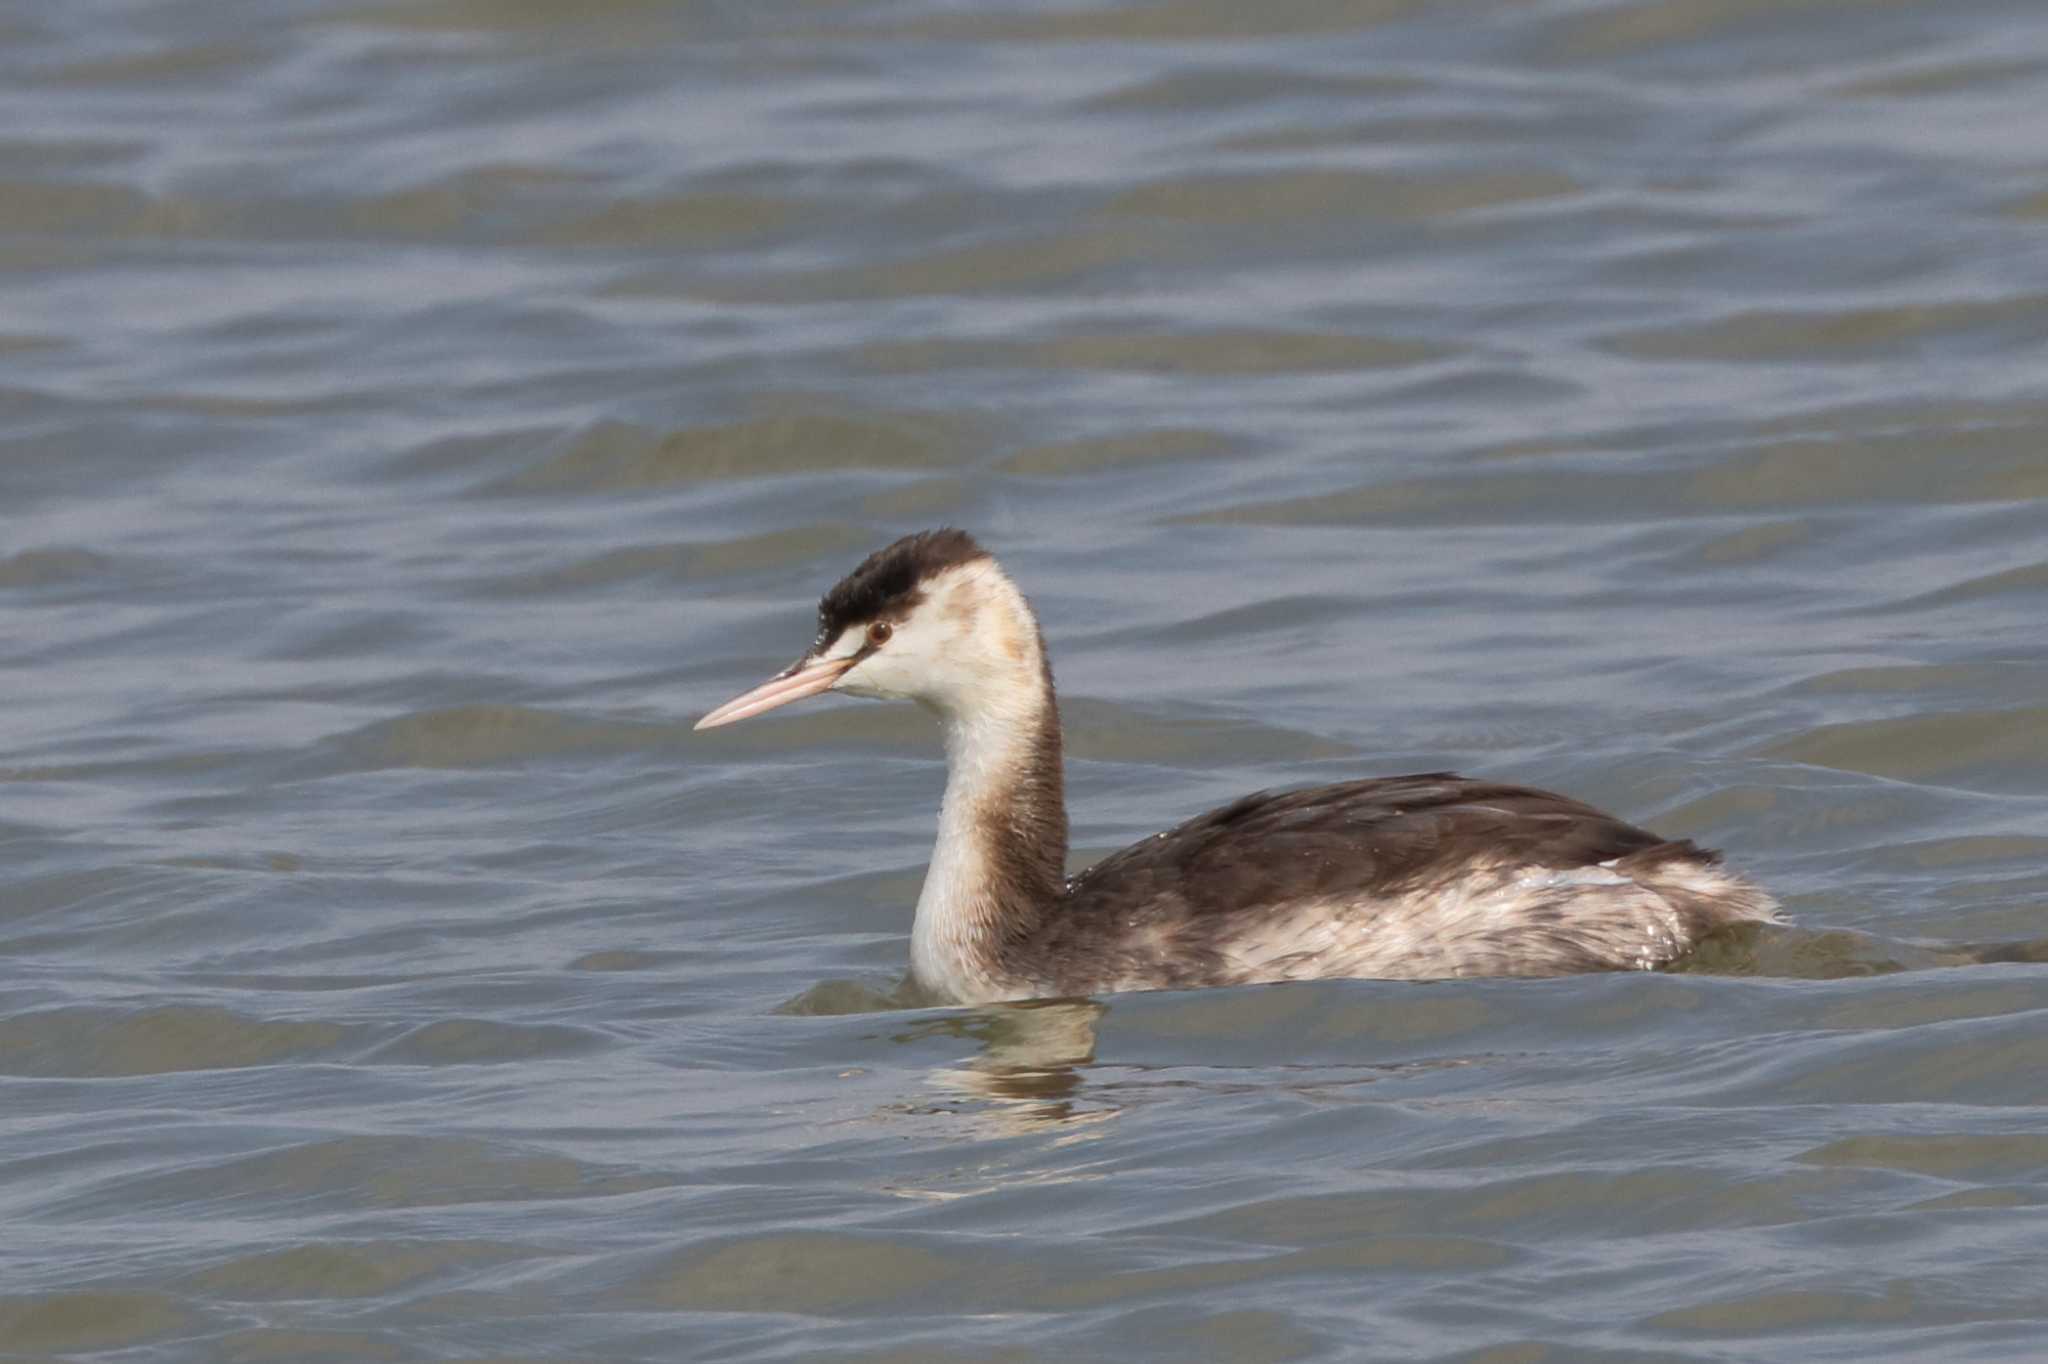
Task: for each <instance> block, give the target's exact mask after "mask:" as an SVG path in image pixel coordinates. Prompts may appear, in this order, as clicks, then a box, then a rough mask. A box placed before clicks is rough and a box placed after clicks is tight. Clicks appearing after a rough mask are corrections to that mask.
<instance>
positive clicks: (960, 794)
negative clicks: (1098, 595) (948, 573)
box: [910, 563, 1067, 1003]
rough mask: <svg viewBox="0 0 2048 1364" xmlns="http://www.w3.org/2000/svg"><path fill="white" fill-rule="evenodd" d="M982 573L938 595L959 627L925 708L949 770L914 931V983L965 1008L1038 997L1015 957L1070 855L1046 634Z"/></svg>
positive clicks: (990, 568)
mask: <svg viewBox="0 0 2048 1364" xmlns="http://www.w3.org/2000/svg"><path fill="white" fill-rule="evenodd" d="M977 567H979V568H981V571H980V572H976V573H973V574H971V575H970V574H963V575H961V577H960V578H959V579H958V580H956V581H955V582H954V583H952V584H949V585H947V588H946V589H944V590H942V592H941V593H940V594H938V595H939V596H940V597H941V601H940V603H939V614H940V615H941V617H942V618H944V619H947V620H950V621H956V622H958V631H959V632H958V633H957V634H956V635H954V636H953V637H952V638H951V639H950V640H949V641H947V643H946V644H945V646H943V648H942V650H941V651H940V652H941V654H942V656H943V657H944V658H945V659H946V660H947V662H948V664H949V665H950V676H951V679H952V681H951V685H949V686H947V687H945V688H944V689H934V690H931V691H927V692H925V693H924V694H923V695H921V696H920V697H919V699H920V700H921V701H923V703H924V704H925V705H926V706H927V707H928V708H929V709H931V710H933V711H934V712H936V713H937V714H938V716H939V719H940V721H941V723H942V724H943V725H944V726H945V735H946V769H947V770H946V795H945V799H944V801H943V802H942V803H941V805H940V807H939V836H938V843H937V845H936V846H935V847H934V848H933V850H932V861H931V869H930V870H929V871H928V872H926V873H925V880H924V889H923V891H922V892H921V893H920V894H919V896H918V899H917V919H916V922H915V923H914V924H913V925H912V927H911V931H910V966H911V974H912V975H913V977H914V978H915V979H916V980H917V981H918V983H919V984H921V985H922V986H923V987H924V988H926V989H927V990H930V991H932V992H933V993H935V994H938V995H941V996H944V997H946V998H948V999H953V1000H958V1001H960V1002H963V1003H981V1002H985V1001H989V1000H996V999H1018V998H1028V997H1031V996H1033V995H1036V994H1041V993H1043V991H1042V990H1037V989H1034V988H1032V983H1031V981H1030V980H1029V979H1028V978H1027V974H1026V971H1025V968H1024V967H1023V966H1022V964H1021V963H1020V962H1019V961H1018V960H1017V953H1016V952H1015V950H1014V949H1015V947H1016V945H1017V944H1018V943H1020V942H1021V941H1023V940H1024V939H1026V938H1027V937H1028V936H1029V934H1030V932H1031V930H1032V929H1033V928H1035V927H1036V926H1037V925H1038V923H1039V922H1040V921H1041V920H1042V918H1043V917H1044V916H1045V915H1046V914H1047V913H1049V912H1051V911H1052V910H1053V909H1054V908H1055V904H1056V902H1057V901H1058V899H1059V898H1060V896H1061V895H1062V894H1063V893H1064V888H1065V874H1064V869H1065V862H1066V852H1067V817H1066V802H1065V798H1064V794H1063V788H1062V780H1061V770H1060V734H1059V708H1058V706H1057V704H1056V703H1055V701H1054V699H1053V691H1052V676H1051V673H1050V672H1049V670H1048V669H1047V668H1046V665H1045V651H1044V645H1043V643H1042V642H1041V641H1040V639H1039V634H1038V624H1037V622H1036V621H1035V620H1034V619H1033V618H1032V615H1031V608H1030V607H1029V606H1028V605H1027V604H1026V603H1025V601H1024V598H1023V596H1022V594H1020V593H1018V592H1017V590H1016V588H1015V587H1013V586H1012V585H1011V584H1010V582H1009V580H1008V579H1007V578H1005V577H1003V576H1002V574H1001V572H1000V570H996V569H995V566H994V565H993V564H992V563H991V564H986V565H984V566H977ZM948 603H951V604H954V605H956V606H958V607H959V608H960V609H956V610H951V611H949V610H948V609H947V604H948ZM969 605H971V606H972V609H971V610H970V609H966V607H967V606H969Z"/></svg>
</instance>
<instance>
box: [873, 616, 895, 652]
mask: <svg viewBox="0 0 2048 1364" xmlns="http://www.w3.org/2000/svg"><path fill="white" fill-rule="evenodd" d="M895 633H896V631H895V630H894V629H893V628H892V627H891V626H890V624H889V622H888V621H886V620H878V621H876V622H875V623H874V624H873V625H870V626H869V627H868V643H870V644H873V645H876V646H878V647H879V646H881V645H884V644H887V643H888V642H889V636H891V635H893V634H895Z"/></svg>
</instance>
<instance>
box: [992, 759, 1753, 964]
mask: <svg viewBox="0 0 2048 1364" xmlns="http://www.w3.org/2000/svg"><path fill="white" fill-rule="evenodd" d="M1772 916H1773V906H1772V902H1771V900H1770V897H1769V896H1767V895H1765V894H1764V893H1763V892H1761V891H1759V890H1757V889H1756V888H1755V887H1753V886H1750V885H1749V884H1747V883H1746V882H1744V881H1742V880H1741V879H1740V878H1739V877H1736V876H1734V875H1732V874H1731V873H1729V872H1727V871H1725V870H1723V869H1722V868H1721V867H1720V865H1719V857H1718V856H1717V855H1716V854H1714V853H1712V852H1709V851H1707V850H1704V849H1701V848H1698V847H1695V846H1694V845H1693V844H1691V843H1689V842H1672V841H1667V840H1664V839H1661V838H1659V837H1658V836H1657V835H1656V834H1653V833H1650V832H1648V831H1646V830H1643V829H1639V828H1636V827H1635V826H1633V825H1630V824H1627V823H1624V822H1623V821H1621V820H1619V819H1616V818H1615V817H1614V816H1612V815H1609V814H1605V813H1603V812H1601V811H1599V810H1597V809H1595V808H1593V807H1592V806H1590V805H1586V804H1583V803H1582V802H1579V801H1575V800H1572V799H1570V798H1568V797H1565V796H1560V795H1555V794H1552V793H1550V792H1547V791H1538V790H1532V789H1530V788H1527V787H1520V786H1508V785H1502V784H1499V783H1495V782H1484V781H1474V780H1470V779H1467V778H1464V777H1459V776H1456V775H1454V774H1451V773H1447V772H1431V773H1421V774H1417V775H1413V776H1401V777H1385V778H1376V779H1370V780H1365V781H1355V782H1345V783H1342V784H1339V785H1335V786H1321V787H1315V788H1312V789H1309V790H1302V791H1289V792H1281V793H1272V792H1260V793H1258V794H1255V795H1250V796H1246V797H1244V798H1242V799H1240V800H1237V801H1234V802H1232V803H1231V804H1229V805H1226V806H1224V807H1222V808H1221V809H1217V810H1213V811H1210V812H1209V813H1208V814H1205V815H1202V816H1200V817H1198V818H1196V819H1193V820H1190V821H1189V822H1187V823H1186V824H1183V825H1181V826H1180V827H1178V828H1176V829H1173V830H1171V831H1169V832H1167V833H1163V834H1158V835H1156V836H1154V837H1153V838H1150V839H1147V840H1145V841H1144V842H1142V843H1138V844H1135V845H1133V846H1132V847H1130V848H1127V849H1125V850H1124V851H1122V852H1120V853H1116V854H1114V855H1113V856H1111V857H1109V858H1106V859H1104V860H1103V861H1102V862H1099V863H1097V864H1096V865H1095V866H1093V867H1091V868H1089V869H1088V870H1087V871H1085V872H1083V873H1082V874H1081V875H1080V876H1078V877H1075V878H1074V879H1073V881H1072V882H1070V883H1069V885H1068V888H1067V893H1066V896H1065V898H1064V902H1063V904H1062V905H1061V907H1060V909H1059V912H1057V913H1055V914H1051V915H1047V916H1045V917H1044V918H1043V919H1042V920H1041V926H1040V932H1039V934H1038V937H1037V940H1036V941H1035V942H1034V944H1033V945H1032V949H1031V950H1030V952H1028V953H1024V954H1019V955H1017V956H1016V957H1015V959H1014V960H1013V962H1012V963H1011V965H1012V967H1013V970H1014V974H1015V975H1016V976H1017V977H1019V978H1021V979H1022V980H1023V981H1025V982H1028V985H1029V990H1028V992H1029V993H1047V992H1050V993H1062V994H1086V993H1092V992H1095V991H1099V990H1106V989H1109V990H1113V989H1132V988H1161V987H1164V988H1186V987H1192V986H1206V985H1230V984H1244V983H1250V982H1255V981H1270V980H1303V979H1313V978H1318V977H1329V976H1370V977H1382V978H1400V979H1422V978H1436V977H1447V976H1482V975H1483V976H1546V975H1562V974H1567V973H1571V972H1578V971H1604V970H1620V969H1631V968H1634V969H1647V968H1653V967H1658V966H1663V965H1665V964H1667V963H1669V962H1671V961H1673V960H1675V959H1676V958H1677V957H1679V956H1682V955H1683V954H1684V953H1685V952H1686V951H1688V950H1690V948H1691V947H1692V946H1693V945H1694V944H1695V943H1697V942H1698V941H1699V940H1700V939H1701V938H1702V937H1704V936H1706V935H1707V934H1709V933H1711V932H1713V931H1714V930H1716V929H1719V928H1723V927H1727V926H1729V925H1733V924H1737V923H1744V922H1753V921H1761V920H1768V919H1770V918H1771V917H1772Z"/></svg>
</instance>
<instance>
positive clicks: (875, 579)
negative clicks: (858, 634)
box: [818, 529, 988, 644]
mask: <svg viewBox="0 0 2048 1364" xmlns="http://www.w3.org/2000/svg"><path fill="white" fill-rule="evenodd" d="M987 557H988V551H987V550H985V549H983V548H982V547H981V546H980V545H978V544H976V543H975V542H974V537H973V536H971V535H969V534H968V533H967V532H966V531H964V530H952V529H941V530H926V531H919V532H918V533H917V534H915V535H906V536H904V537H903V538H902V539H901V540H898V541H896V542H895V543H894V544H891V545H888V546H885V547H884V548H882V549H878V550H876V551H875V552H874V553H873V554H870V555H869V556H868V557H867V558H865V559H863V560H861V562H860V566H859V567H857V568H855V569H854V570H853V572H851V573H849V574H847V575H846V576H845V577H844V578H841V579H840V580H839V581H838V582H837V583H834V584H833V586H832V590H831V591H829V592H827V593H826V594H825V596H824V599H823V600H821V601H820V602H819V603H818V642H819V643H820V644H823V643H825V642H827V641H829V640H832V639H834V638H836V637H837V636H838V634H839V632H840V631H842V630H844V629H845V628H846V627H847V626H849V625H863V624H866V623H867V622H869V621H872V620H876V619H878V618H880V617H881V616H883V615H885V614H897V613H900V612H903V611H907V610H909V609H910V608H911V607H912V606H914V605H915V604H916V597H917V594H918V585H919V584H920V583H921V582H924V581H925V580H927V579H929V578H930V577H932V576H933V575H934V574H937V573H939V572H942V571H943V570H945V569H948V568H952V567H954V566H956V565H959V564H965V563H972V562H973V561H974V560H976V559H986V558H987Z"/></svg>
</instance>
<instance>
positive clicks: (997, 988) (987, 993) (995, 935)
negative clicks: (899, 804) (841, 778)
mask: <svg viewBox="0 0 2048 1364" xmlns="http://www.w3.org/2000/svg"><path fill="white" fill-rule="evenodd" d="M945 726H946V795H945V799H944V800H943V801H942V802H941V803H940V805H939V837H938V842H937V843H936V844H935V845H934V847H933V849H932V861H931V867H930V869H929V870H928V871H926V872H925V877H924V889H923V890H922V891H921V892H919V894H918V897H917V918H916V921H915V922H914V923H913V924H912V925H911V929H910V970H911V974H912V976H914V977H915V978H916V980H917V982H918V983H919V984H920V985H922V986H924V988H925V989H927V990H930V991H932V992H933V993H935V994H938V995H942V996H944V997H946V998H948V999H953V1000H959V1001H961V1002H962V1003H983V1002H986V1001H989V1000H995V999H1011V998H1022V997H1026V996H1028V994H1029V993H1030V992H1029V991H1028V990H1026V989H1025V988H1024V984H1025V983H1024V982H1023V981H1022V980H1019V979H1017V978H1016V977H1015V976H1014V975H1013V974H1012V973H1011V972H1010V971H1009V970H1007V969H1005V968H1004V966H1003V964H1002V963H1001V961H1000V947H1001V943H1002V937H1003V929H1004V925H1005V920H1006V916H1007V911H1008V908H1009V907H1008V906H1006V904H1005V903H1004V898H1003V895H1002V885H1001V882H1002V868H1001V867H1000V865H999V859H1000V857H1001V855H1002V853H1001V848H1000V847H999V845H998V843H997V840H996V839H994V838H992V837H991V822H992V821H998V820H1002V819H1004V818H1006V817H1007V814H1008V812H1007V811H1006V810H1004V809H1003V805H1004V803H1005V801H1006V800H1007V798H1008V795H1009V792H1010V790H1011V788H1012V786H1013V783H1014V777H1013V774H1014V773H1015V772H1016V771H1017V770H1018V769H1019V768H1020V767H1021V766H1022V765H1023V764H1024V763H1025V762H1027V761H1029V757H1030V747H1031V743H1032V736H1031V734H1030V731H1029V730H1028V729H1027V730H1020V729H1019V728H1017V727H1015V726H1013V725H1010V724H1007V723H1004V722H1003V721H1002V720H1000V719H997V718H994V717H973V718H969V717H963V716H948V717H945Z"/></svg>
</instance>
